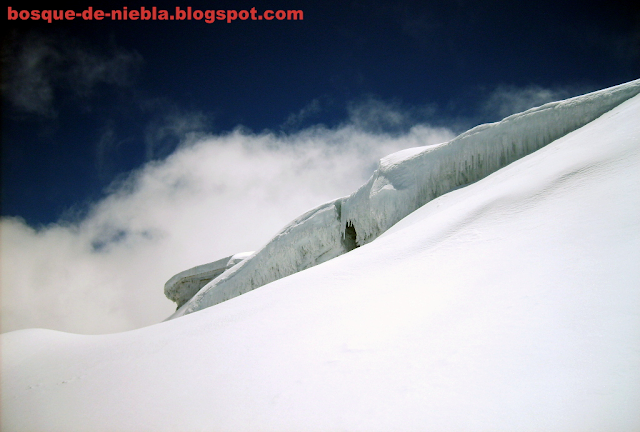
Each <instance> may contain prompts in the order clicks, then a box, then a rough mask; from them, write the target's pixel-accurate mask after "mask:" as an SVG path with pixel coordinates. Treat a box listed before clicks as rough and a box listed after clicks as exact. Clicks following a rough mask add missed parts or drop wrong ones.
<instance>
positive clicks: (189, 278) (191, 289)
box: [164, 252, 253, 307]
mask: <svg viewBox="0 0 640 432" xmlns="http://www.w3.org/2000/svg"><path fill="white" fill-rule="evenodd" d="M252 254H253V252H240V253H237V254H235V255H231V256H228V257H224V258H221V259H219V260H217V261H214V262H212V263H208V264H203V265H199V266H196V267H192V268H190V269H188V270H185V271H182V272H180V273H178V274H176V275H174V276H173V277H172V278H171V279H169V280H168V281H167V283H165V284H164V295H165V296H167V298H168V299H169V300H171V301H174V302H176V303H177V305H178V307H180V306H182V305H183V304H185V303H186V302H187V301H188V300H189V299H191V298H192V297H193V296H194V294H196V293H197V292H198V291H200V289H201V288H202V287H203V286H205V285H206V284H207V283H209V282H210V281H211V280H213V279H215V278H216V277H218V276H220V275H221V274H222V273H224V272H225V271H226V270H228V269H230V268H231V267H233V266H235V265H236V264H238V263H240V262H241V261H243V260H245V259H247V258H248V257H249V256H251V255H252Z"/></svg>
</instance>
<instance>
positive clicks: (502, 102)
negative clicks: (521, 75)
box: [482, 85, 588, 120]
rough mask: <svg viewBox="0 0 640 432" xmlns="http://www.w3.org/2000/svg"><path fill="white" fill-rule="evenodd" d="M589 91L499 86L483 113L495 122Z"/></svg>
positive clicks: (488, 99) (486, 103)
mask: <svg viewBox="0 0 640 432" xmlns="http://www.w3.org/2000/svg"><path fill="white" fill-rule="evenodd" d="M587 91H588V89H586V88H584V89H583V88H579V87H575V86H574V87H565V88H545V87H541V86H538V85H529V86H525V87H517V86H513V85H500V86H497V87H496V88H495V89H494V90H493V91H492V92H491V94H490V95H489V97H488V98H487V99H486V101H485V102H484V104H483V106H482V111H483V112H484V113H485V114H486V115H488V116H490V117H491V118H493V119H495V120H500V119H503V118H504V117H507V116H510V115H511V114H516V113H519V112H522V111H526V110H528V109H529V108H533V107H537V106H540V105H544V104H545V103H547V102H553V101H558V100H562V99H567V98H569V97H572V96H577V95H578V94H581V93H586V92H587Z"/></svg>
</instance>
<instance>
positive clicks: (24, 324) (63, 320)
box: [0, 120, 453, 334]
mask: <svg viewBox="0 0 640 432" xmlns="http://www.w3.org/2000/svg"><path fill="white" fill-rule="evenodd" d="M359 121H360V120H359ZM452 137H453V133H452V132H451V131H450V130H448V129H445V128H434V127H429V126H424V125H422V126H420V125H419V126H413V127H411V128H409V129H408V130H407V131H406V132H402V133H394V134H388V133H382V132H375V131H366V130H365V129H362V128H361V127H358V126H356V125H355V123H354V122H351V123H349V124H347V125H342V126H340V127H337V128H333V129H328V128H325V127H322V126H316V127H311V128H307V129H304V130H301V131H297V132H294V133H289V134H284V133H280V134H276V133H272V132H263V133H260V134H255V133H251V132H248V131H245V130H242V129H237V130H235V131H233V132H231V133H227V134H222V135H194V134H192V135H190V136H187V137H185V138H184V140H183V141H182V143H181V145H180V146H179V147H178V149H177V150H176V151H175V152H173V153H172V154H171V155H170V156H168V157H166V158H165V159H163V160H160V161H151V162H149V163H147V164H146V165H144V166H143V167H141V168H140V169H138V170H136V171H134V172H132V173H131V174H130V175H129V176H128V177H127V178H126V179H125V180H122V181H120V182H118V183H117V184H113V185H112V186H111V187H110V189H109V191H108V193H107V194H106V196H105V197H104V198H103V199H102V200H100V201H99V202H97V203H95V204H94V205H93V206H92V207H91V209H90V211H89V212H88V214H87V215H86V216H84V217H83V218H82V219H81V220H78V221H74V222H60V223H58V224H54V225H51V226H47V227H43V228H37V229H36V228H33V227H30V226H28V225H27V224H25V222H24V221H22V220H21V219H19V218H3V219H2V220H1V221H0V287H1V291H0V294H1V300H2V301H1V308H2V313H1V329H2V331H3V332H6V331H12V330H17V329H21V328H30V327H43V328H50V329H56V330H62V331H69V332H75V333H85V334H94V333H108V332H116V331H124V330H129V329H133V328H137V327H141V326H145V325H150V324H153V323H156V322H158V321H161V320H162V319H164V318H165V317H166V316H168V315H169V314H170V313H171V312H173V310H174V304H173V303H171V302H170V301H169V300H167V299H166V298H164V295H163V286H164V283H165V282H166V281H167V280H168V279H169V278H170V277H171V276H172V275H174V274H175V273H178V272H180V271H182V270H185V269H187V268H189V267H192V266H195V265H198V264H203V263H206V262H210V261H213V260H216V259H218V258H221V257H224V256H227V255H230V254H233V253H236V252H241V251H247V250H255V249H257V248H260V247H261V246H262V245H263V244H264V243H266V242H267V241H268V240H269V239H270V238H271V237H272V236H273V235H275V234H276V233H277V231H278V230H279V229H280V228H282V227H283V226H284V225H285V224H286V223H288V222H289V221H291V220H292V219H293V218H295V217H296V216H298V215H300V214H301V213H303V212H305V211H306V210H309V209H310V208H312V207H315V206H317V205H319V204H321V203H323V202H326V201H328V200H331V199H334V198H336V197H339V196H343V195H346V194H349V193H351V192H352V191H354V190H355V189H356V188H357V187H359V186H360V185H361V184H362V183H364V182H365V181H366V180H367V179H368V177H369V176H370V175H371V173H372V172H373V170H374V168H375V163H376V162H377V160H378V159H379V158H380V157H382V156H385V155H386V154H389V153H392V152H394V151H397V150H400V149H404V148H408V147H415V146H420V145H427V144H434V143H437V142H442V141H446V140H449V139H451V138H452Z"/></svg>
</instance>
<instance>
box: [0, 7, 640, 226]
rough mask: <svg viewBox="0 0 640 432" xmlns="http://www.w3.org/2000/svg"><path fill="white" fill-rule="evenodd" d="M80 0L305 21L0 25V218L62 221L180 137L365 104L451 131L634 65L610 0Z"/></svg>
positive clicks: (320, 119) (634, 16)
mask: <svg viewBox="0 0 640 432" xmlns="http://www.w3.org/2000/svg"><path fill="white" fill-rule="evenodd" d="M91 5H92V6H93V7H94V8H104V9H107V10H110V9H112V8H121V7H124V6H127V7H128V8H129V9H134V8H138V7H140V6H146V7H147V8H149V7H151V6H158V7H166V8H167V9H169V10H173V9H174V8H175V6H182V7H183V8H186V6H188V5H191V6H192V7H194V8H202V9H211V8H215V9H227V8H230V9H237V10H240V9H250V8H251V7H256V8H257V9H258V10H259V11H262V10H264V9H267V8H269V9H274V10H277V9H299V10H302V11H303V12H304V20H303V21H277V20H274V21H240V20H237V21H235V22H232V23H231V24H226V23H220V22H216V23H213V24H206V23H204V22H196V21H190V22H188V21H184V22H175V21H174V22H141V21H136V22H133V21H128V22H124V21H123V22H113V21H101V22H97V21H93V22H82V21H77V20H76V21H71V22H54V23H52V24H49V23H45V22H42V21H40V22H34V21H27V22H18V21H11V22H5V25H4V26H3V27H4V29H3V98H2V103H3V107H2V215H4V216H20V217H22V218H24V219H25V220H26V221H27V222H28V223H29V224H32V225H34V226H39V225H42V224H48V223H51V222H55V221H57V220H58V219H59V218H60V217H64V218H72V219H73V218H75V217H78V214H82V212H83V211H84V209H85V208H86V207H87V205H88V203H90V202H93V201H95V200H97V199H100V197H102V196H103V195H104V194H105V188H106V187H108V186H109V185H110V184H111V183H112V182H113V181H114V179H118V178H119V176H122V175H124V174H126V173H127V172H129V171H130V170H132V169H135V168H137V167H140V166H142V165H143V164H145V163H147V162H148V161H150V160H158V159H162V158H165V157H166V156H167V155H169V154H171V153H172V152H173V151H174V149H175V148H176V146H177V145H178V143H179V142H180V140H181V139H182V138H183V137H184V136H185V134H187V133H189V132H206V133H224V132H226V131H230V130H233V129H234V128H236V127H238V126H242V127H243V128H246V129H248V130H251V131H254V132H260V131H263V130H265V129H268V130H271V131H275V132H280V133H290V132H292V131H295V130H300V129H303V128H305V127H309V126H311V125H317V124H323V125H325V126H327V127H335V126H337V125H339V124H341V123H343V122H345V121H348V119H349V118H350V116H353V114H354V112H355V111H357V110H360V111H363V110H364V111H367V110H368V114H371V113H372V112H373V111H375V107H376V106H378V107H389V106H392V107H394V108H395V110H396V111H399V112H402V113H403V120H402V121H400V122H394V121H389V119H386V120H385V119H381V118H374V119H373V121H369V122H368V124H367V127H369V128H377V129H379V130H402V129H403V128H404V129H406V128H408V127H410V126H411V125H412V124H415V123H419V122H423V123H428V124H431V125H444V126H448V127H453V128H454V129H456V128H457V129H458V130H461V129H464V128H466V127H468V126H471V125H473V124H476V123H479V122H484V121H492V120H498V119H499V118H500V115H501V114H504V113H508V109H507V110H506V111H505V108H504V104H505V103H507V102H509V101H511V102H512V103H515V104H516V105H517V103H516V102H514V101H513V98H514V97H516V96H514V94H515V93H517V92H521V93H522V92H525V93H526V92H527V91H528V92H529V98H530V99H531V98H533V99H532V100H536V97H538V96H539V95H538V96H536V95H534V93H536V91H537V92H538V93H540V92H544V91H546V92H548V95H549V97H550V98H552V97H553V96H554V95H558V96H560V97H566V96H568V95H573V94H578V93H582V92H585V91H590V90H594V89H598V88H603V87H607V86H610V85H615V84H619V83H622V82H625V81H629V80H631V79H634V78H637V76H638V72H639V71H640V68H639V49H638V43H639V42H638V41H639V36H638V35H639V30H638V28H639V24H638V22H639V18H638V16H639V15H638V9H637V7H636V8H635V9H634V8H633V7H632V6H630V4H626V3H623V2H590V3H587V4H585V3H584V2H566V1H564V2H563V1H555V2H544V1H543V2H497V1H494V2H466V1H450V2H430V1H423V2H413V1H400V2H397V1H373V2H360V1H354V2H349V1H340V2H304V1H297V2H286V1H279V0H276V1H274V2H260V4H256V3H247V2H244V1H234V2H213V3H212V2H191V3H189V4H188V5H187V4H186V3H175V2H174V3H171V2H168V3H167V2H160V3H154V4H153V5H151V4H148V3H147V4H145V3H135V2H134V3H126V4H125V3H123V4H115V3H113V2H110V3H103V4H100V3H92V4H91ZM87 6H88V5H87ZM14 8H16V9H26V8H27V7H26V6H22V5H21V6H18V5H16V6H15V7H14ZM82 9H83V8H80V7H77V8H76V10H78V11H79V10H82ZM4 19H5V21H6V15H5V17H4ZM501 91H502V92H503V93H504V94H503V95H502V96H500V94H499V93H500V92H501ZM509 91H510V92H511V93H509ZM514 92H515V93H514ZM507 93H509V94H507ZM501 97H502V99H500V98H501ZM524 97H526V95H524ZM505 98H506V99H505ZM541 100H542V99H541ZM492 102H493V105H492ZM376 104H377V105H376ZM372 107H373V108H372ZM372 110H373V111H372ZM365 114H366V112H365Z"/></svg>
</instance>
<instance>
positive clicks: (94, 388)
mask: <svg viewBox="0 0 640 432" xmlns="http://www.w3.org/2000/svg"><path fill="white" fill-rule="evenodd" d="M638 118H640V95H636V96H633V97H630V98H629V99H627V100H626V101H623V102H620V103H619V104H618V105H616V106H614V107H613V108H611V109H610V110H609V111H607V112H605V113H603V114H602V115H600V116H598V117H597V118H595V119H593V120H592V121H590V122H588V123H586V124H585V125H583V126H581V127H578V128H577V129H575V130H573V131H572V132H569V133H566V134H564V135H563V136H561V137H559V138H558V139H556V140H554V141H552V142H550V143H548V144H547V145H545V146H544V147H542V148H540V149H539V150H537V151H534V152H532V153H530V154H528V155H526V156H523V157H521V158H520V159H518V160H516V161H514V162H512V163H510V164H508V165H506V166H505V167H503V168H501V169H498V170H496V171H495V172H493V173H491V174H489V175H487V176H486V177H484V178H482V179H479V180H477V181H475V182H472V181H471V180H468V183H464V184H467V186H465V187H454V190H452V191H450V192H449V193H445V194H442V195H440V196H438V197H437V198H435V199H432V200H430V201H429V202H427V203H426V204H424V205H422V206H420V207H419V208H417V209H416V210H415V211H413V212H411V213H410V214H408V215H407V216H405V217H404V218H402V219H400V220H399V221H398V222H397V223H395V224H393V225H392V226H391V227H390V228H388V229H386V230H385V231H384V232H382V233H381V234H380V235H378V236H377V238H375V240H372V241H368V242H364V239H365V238H366V237H360V238H358V235H359V234H360V233H361V232H362V233H365V232H366V231H365V230H364V228H360V229H358V226H357V224H356V225H354V227H355V228H354V229H351V228H349V229H348V228H347V227H346V226H345V228H344V232H345V234H347V235H345V236H344V237H342V236H341V235H339V236H338V239H339V241H340V242H344V244H342V243H340V247H337V246H336V247H335V248H334V249H331V245H330V244H329V243H325V245H324V246H323V248H324V249H322V250H325V251H327V252H329V253H328V254H327V255H325V256H321V255H315V254H307V255H306V256H303V254H302V253H300V255H299V259H300V260H301V261H300V262H302V263H305V262H307V263H312V262H313V261H314V260H324V262H322V263H320V264H318V265H314V266H312V267H310V268H307V269H305V270H304V271H298V272H296V273H294V274H291V275H289V276H287V277H283V278H281V279H278V280H275V281H273V282H271V283H268V284H265V285H263V286H262V287H261V288H259V289H254V290H251V291H249V292H246V293H245V294H243V295H240V296H237V297H235V298H232V299H230V300H229V301H225V302H222V303H219V304H216V305H215V306H213V307H208V308H205V309H202V310H200V311H197V312H195V313H191V314H188V315H185V316H183V317H181V318H180V319H175V320H170V321H166V322H162V323H158V324H155V325H152V326H149V327H145V328H140V329H137V330H133V331H128V332H123V333H116V334H108V335H99V336H86V335H75V334H67V333H62V332H57V331H51V330H44V329H29V330H19V331H14V332H10V333H5V334H2V335H0V349H1V350H2V356H1V357H0V368H1V370H0V372H1V375H0V376H1V381H0V386H1V388H0V390H1V391H0V410H1V411H0V414H1V415H0V429H1V430H9V431H18V432H21V431H29V432H37V431H54V432H55V431H65V432H73V431H103V430H105V431H106V430H108V431H114V432H129V431H146V430H148V431H159V432H163V431H175V430H184V431H210V430H216V431H239V430H241V431H265V430H267V431H284V430H310V431H327V430H344V431H362V430H367V431H388V430H394V431H425V432H429V431H434V432H435V431H443V430H464V431H486V430H491V431H505V432H506V431H510V432H513V431H515V432H533V431H541V430H544V431H550V432H583V431H590V432H598V431H620V432H633V431H637V430H640V415H639V413H638V406H640V309H639V308H638V305H639V304H640V289H639V287H640V271H639V270H638V262H639V261H640V122H638ZM521 126H522V127H523V128H524V129H527V128H528V127H529V126H528V125H527V124H526V123H523V124H522V125H521ZM557 127H558V129H561V128H562V126H561V125H558V126H557ZM463 135H464V134H463ZM514 135H516V136H517V135H518V133H517V131H514ZM523 135H525V134H524V132H523ZM442 147H445V146H440V147H436V149H437V148H442ZM425 151H429V149H407V150H405V151H403V152H400V153H396V154H394V155H391V156H389V157H387V158H385V160H384V162H381V166H387V167H389V166H393V165H394V164H397V165H403V164H405V163H407V162H405V161H414V160H416V159H419V158H420V157H422V156H421V155H422V153H423V152H425ZM435 151H436V150H435V149H432V150H430V153H429V154H431V155H434V154H437V153H435ZM445 153H446V152H445ZM443 154H444V153H443ZM432 157H433V156H432ZM430 163H435V162H433V161H431V162H430ZM417 166H419V165H417ZM403 172H404V173H405V174H408V173H409V171H403ZM415 175H418V174H417V173H415ZM391 180H394V181H395V180H396V179H395V178H391ZM394 181H390V185H392V186H393V188H394V189H395V190H396V192H397V193H403V191H404V190H405V189H401V188H400V186H399V182H398V181H395V182H394ZM460 181H467V180H464V179H461V180H460ZM374 182H375V180H373V181H372V182H370V183H371V185H373V183H374ZM407 184H409V185H411V183H410V182H408V183H407ZM367 185H369V183H367ZM367 185H365V188H366V187H367ZM386 186H387V187H386ZM385 187H386V188H385ZM361 190H362V189H360V190H359V191H358V192H356V194H358V193H361V195H359V196H362V197H363V198H362V199H365V198H366V196H365V195H366V194H364V193H362V192H360V191H361ZM371 190H377V189H376V188H373V187H372V189H371ZM379 190H383V191H384V192H382V193H383V194H384V193H388V196H391V194H392V189H391V187H390V186H389V185H387V184H385V185H383V186H382V187H381V188H380V189H379ZM356 194H354V195H352V196H356ZM341 203H342V204H344V202H341ZM333 209H334V210H332V211H330V210H331V206H329V205H325V206H320V207H319V208H318V209H316V210H312V211H311V212H309V213H307V214H306V215H303V216H302V217H301V218H299V219H298V220H297V222H296V221H294V223H292V224H290V225H289V226H288V228H289V231H286V232H292V233H294V234H296V237H294V238H295V239H297V241H298V242H299V243H294V245H296V244H297V246H296V247H300V248H302V247H307V246H305V243H304V239H305V237H304V235H303V231H304V230H305V227H307V225H309V224H312V223H313V222H307V221H316V222H317V223H318V225H316V226H313V228H314V229H316V228H317V229H320V228H321V226H320V222H319V221H326V222H330V223H331V224H333V223H334V222H333V220H334V219H335V218H336V217H337V216H335V215H336V214H337V212H338V210H337V209H336V208H335V206H333ZM346 212H348V209H346V208H344V207H341V209H340V216H341V218H343V217H344V216H345V214H346ZM340 220H345V219H340ZM356 222H357V221H356ZM331 226H336V225H331ZM363 226H364V225H363ZM371 226H372V227H375V226H376V225H374V224H373V223H372V224H371ZM378 226H379V227H383V226H384V224H383V225H378ZM337 227H338V229H340V230H342V228H341V227H340V225H339V224H338V225H337ZM203 228H204V229H206V228H207V227H203ZM307 228H309V227H307ZM307 232H309V230H308V229H307ZM283 233H285V230H283ZM363 235H364V234H363ZM283 237H286V235H283ZM358 239H360V240H358ZM284 240H285V239H282V241H283V244H289V241H291V240H293V239H288V240H286V242H285V241H284ZM360 241H363V243H362V244H360V245H359V247H355V246H357V245H358V244H359V242H360ZM270 243H271V242H270ZM328 246H329V247H328ZM340 248H342V249H344V250H346V249H350V251H349V252H348V253H342V254H341V255H339V256H336V257H335V258H333V259H327V257H328V256H330V255H332V254H333V253H336V251H339V249H340ZM314 250H315V249H314ZM274 253H278V251H275V250H274ZM281 253H283V254H286V250H285V251H282V252H281ZM290 253H298V252H296V251H295V250H293V251H291V252H290ZM258 254H260V251H257V252H256V254H255V255H250V256H249V257H248V258H247V257H245V258H247V259H244V260H242V261H240V262H239V263H238V264H237V265H235V266H233V267H230V268H229V269H228V270H226V271H225V273H227V272H228V273H231V272H238V269H239V268H241V267H244V266H247V265H248V263H250V262H251V261H252V260H253V259H255V257H256V256H258ZM239 258H240V259H242V258H241V257H239ZM305 259H306V260H309V261H304V260H305ZM230 261H231V259H230V260H229V261H227V264H225V267H226V266H227V265H230V264H232V263H231V262H230ZM194 273H197V272H194ZM223 275H224V273H223V274H222V275H220V276H218V278H222V277H223ZM214 281H215V280H214Z"/></svg>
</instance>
